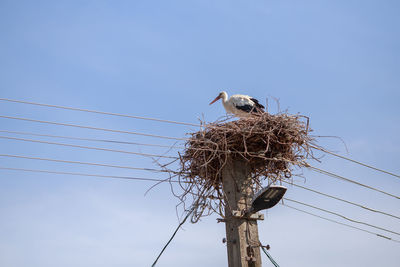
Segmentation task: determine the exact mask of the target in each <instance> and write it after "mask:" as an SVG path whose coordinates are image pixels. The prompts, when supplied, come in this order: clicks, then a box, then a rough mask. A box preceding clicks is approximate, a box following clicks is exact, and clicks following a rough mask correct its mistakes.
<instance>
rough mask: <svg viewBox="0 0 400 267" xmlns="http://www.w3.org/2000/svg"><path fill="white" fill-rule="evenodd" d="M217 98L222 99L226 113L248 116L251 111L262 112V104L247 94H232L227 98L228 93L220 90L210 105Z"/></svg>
mask: <svg viewBox="0 0 400 267" xmlns="http://www.w3.org/2000/svg"><path fill="white" fill-rule="evenodd" d="M219 99H222V104H223V105H224V108H225V110H226V112H227V113H231V114H234V115H235V116H238V117H248V116H250V115H251V113H263V112H264V106H263V105H261V104H260V103H258V100H257V99H255V98H252V97H251V96H248V95H233V96H231V97H230V98H229V100H228V94H227V93H226V92H225V91H222V92H221V93H219V95H218V96H217V97H216V98H215V99H214V100H213V101H212V102H211V103H210V105H211V104H213V103H214V102H216V101H217V100H219Z"/></svg>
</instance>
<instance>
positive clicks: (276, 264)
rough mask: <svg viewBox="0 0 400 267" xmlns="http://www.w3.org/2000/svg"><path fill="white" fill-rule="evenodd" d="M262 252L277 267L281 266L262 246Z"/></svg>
mask: <svg viewBox="0 0 400 267" xmlns="http://www.w3.org/2000/svg"><path fill="white" fill-rule="evenodd" d="M261 250H262V251H263V252H264V254H265V255H267V257H268V259H269V260H270V261H271V262H272V264H273V265H274V266H275V267H279V264H278V263H277V262H276V261H275V260H274V259H273V258H272V256H271V255H270V254H269V253H268V251H267V249H266V248H265V247H263V246H261Z"/></svg>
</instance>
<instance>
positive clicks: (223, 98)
mask: <svg viewBox="0 0 400 267" xmlns="http://www.w3.org/2000/svg"><path fill="white" fill-rule="evenodd" d="M221 98H222V103H224V104H226V102H227V101H228V94H227V93H223V94H222V96H221Z"/></svg>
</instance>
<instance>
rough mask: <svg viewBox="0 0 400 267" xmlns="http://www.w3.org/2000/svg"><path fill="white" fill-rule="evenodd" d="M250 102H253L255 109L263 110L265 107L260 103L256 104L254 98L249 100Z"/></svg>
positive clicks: (256, 101)
mask: <svg viewBox="0 0 400 267" xmlns="http://www.w3.org/2000/svg"><path fill="white" fill-rule="evenodd" d="M250 100H251V101H253V102H254V104H256V107H257V108H259V109H264V108H265V107H264V106H263V105H261V104H260V103H258V100H257V99H255V98H250Z"/></svg>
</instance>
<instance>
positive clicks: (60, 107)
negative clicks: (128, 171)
mask: <svg viewBox="0 0 400 267" xmlns="http://www.w3.org/2000/svg"><path fill="white" fill-rule="evenodd" d="M0 101H7V102H13V103H20V104H28V105H35V106H42V107H49V108H58V109H65V110H73V111H82V112H88V113H95V114H102V115H110V116H117V117H124V118H131V119H140V120H149V121H157V122H165V123H172V124H180V125H187V126H195V127H199V126H200V125H199V124H194V123H188V122H179V121H171V120H163V119H157V118H149V117H141V116H134V115H126V114H120V113H113V112H104V111H98V110H90V109H83V108H73V107H66V106H59V105H51V104H43V103H36V102H28V101H22V100H15V99H8V98H0Z"/></svg>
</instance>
